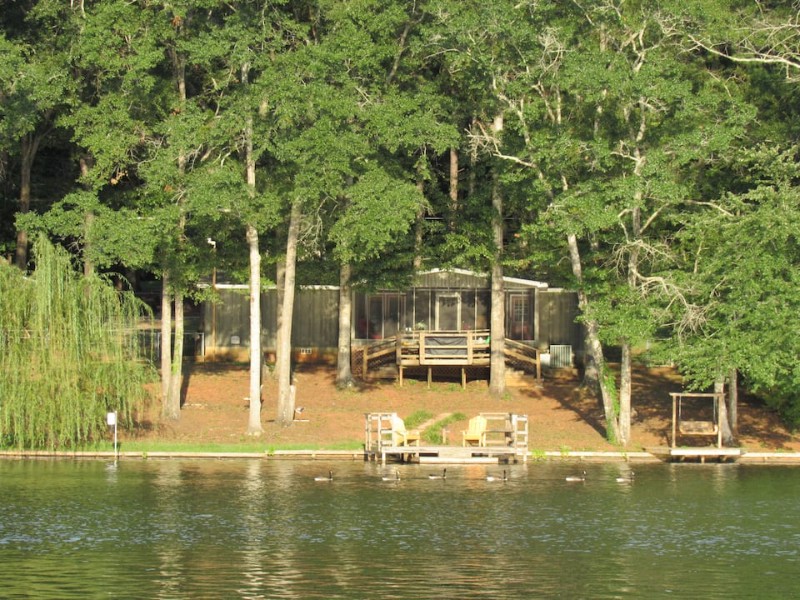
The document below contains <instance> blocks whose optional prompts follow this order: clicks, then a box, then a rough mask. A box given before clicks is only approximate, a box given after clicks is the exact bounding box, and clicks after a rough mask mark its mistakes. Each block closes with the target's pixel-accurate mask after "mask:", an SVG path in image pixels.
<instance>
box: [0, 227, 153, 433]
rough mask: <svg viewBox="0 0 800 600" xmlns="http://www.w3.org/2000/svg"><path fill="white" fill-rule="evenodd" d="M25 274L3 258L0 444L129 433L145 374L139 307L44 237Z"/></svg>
mask: <svg viewBox="0 0 800 600" xmlns="http://www.w3.org/2000/svg"><path fill="white" fill-rule="evenodd" d="M34 256H35V264H36V270H35V271H34V272H33V274H32V275H31V276H30V277H26V276H25V275H24V274H23V273H22V272H21V271H20V270H19V269H16V268H14V267H12V266H10V265H8V264H5V263H3V261H0V373H2V374H3V377H2V383H0V387H2V392H1V393H0V446H5V447H17V448H25V449H32V448H48V449H65V448H77V447H83V446H86V445H87V444H91V443H93V442H96V441H99V440H101V439H103V438H105V437H107V436H108V430H107V425H106V415H107V413H108V412H112V411H116V412H117V420H118V423H119V425H120V426H122V427H130V426H131V425H132V423H133V419H132V416H133V413H134V411H135V409H136V408H137V407H138V406H139V405H140V403H142V402H143V401H144V400H145V398H146V387H145V384H146V383H147V382H149V381H152V379H153V372H152V368H151V367H150V366H148V365H147V364H146V363H145V362H144V361H142V360H140V349H139V343H138V336H137V335H136V324H137V321H138V320H139V317H140V316H142V314H143V311H144V310H145V307H144V305H143V303H141V302H140V301H139V300H137V299H136V298H135V297H134V296H133V295H132V294H130V293H127V292H123V293H120V292H118V291H117V290H116V289H114V287H113V286H112V285H110V283H109V282H108V281H107V280H104V279H103V278H102V277H99V276H97V275H90V276H88V277H84V276H82V275H80V274H78V273H77V272H76V271H75V270H74V269H73V268H72V265H71V263H70V258H69V255H68V254H67V253H66V252H65V251H64V250H62V249H60V248H55V247H54V246H53V245H51V244H50V243H49V242H48V241H47V240H46V239H45V238H44V237H41V238H39V239H38V240H37V242H36V243H35V245H34Z"/></svg>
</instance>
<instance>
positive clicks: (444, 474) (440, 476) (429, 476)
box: [428, 468, 447, 479]
mask: <svg viewBox="0 0 800 600" xmlns="http://www.w3.org/2000/svg"><path fill="white" fill-rule="evenodd" d="M428 479H447V469H446V468H444V469H442V474H441V475H436V474H434V473H431V474H430V475H428Z"/></svg>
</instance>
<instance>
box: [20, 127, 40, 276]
mask: <svg viewBox="0 0 800 600" xmlns="http://www.w3.org/2000/svg"><path fill="white" fill-rule="evenodd" d="M40 141H41V137H40V136H37V135H34V134H28V135H26V136H24V137H23V138H22V146H21V152H20V153H21V156H20V175H19V180H20V181H19V212H20V214H25V213H27V212H28V211H30V209H31V171H32V169H33V159H34V158H35V157H36V152H37V150H38V149H39V142H40ZM14 264H16V265H17V267H19V269H20V270H22V271H24V270H26V269H27V267H28V232H27V231H26V230H24V229H20V230H19V231H17V249H16V254H15V259H14Z"/></svg>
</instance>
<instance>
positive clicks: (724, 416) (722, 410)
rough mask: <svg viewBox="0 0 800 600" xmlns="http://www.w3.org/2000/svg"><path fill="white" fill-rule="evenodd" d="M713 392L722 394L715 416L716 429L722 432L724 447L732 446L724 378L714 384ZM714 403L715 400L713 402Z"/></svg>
mask: <svg viewBox="0 0 800 600" xmlns="http://www.w3.org/2000/svg"><path fill="white" fill-rule="evenodd" d="M714 392H715V393H717V394H723V396H722V401H721V402H720V403H719V414H718V415H717V427H719V428H720V431H721V432H722V443H723V444H724V445H726V446H732V445H733V443H734V442H733V431H731V424H730V421H729V420H728V405H727V403H726V402H725V396H724V393H725V378H724V377H719V378H718V379H717V380H716V381H715V382H714ZM715 401H716V400H715Z"/></svg>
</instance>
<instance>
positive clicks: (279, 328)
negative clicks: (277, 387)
mask: <svg viewBox="0 0 800 600" xmlns="http://www.w3.org/2000/svg"><path fill="white" fill-rule="evenodd" d="M285 286H286V260H285V259H284V260H279V261H278V262H277V264H276V265H275V292H276V293H275V296H276V302H277V305H278V306H277V310H276V311H275V313H276V314H275V366H274V368H273V369H272V377H273V379H277V378H278V365H279V364H280V363H281V358H280V357H281V347H282V344H281V336H282V335H283V319H282V318H281V315H282V314H283V293H284V288H285Z"/></svg>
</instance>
